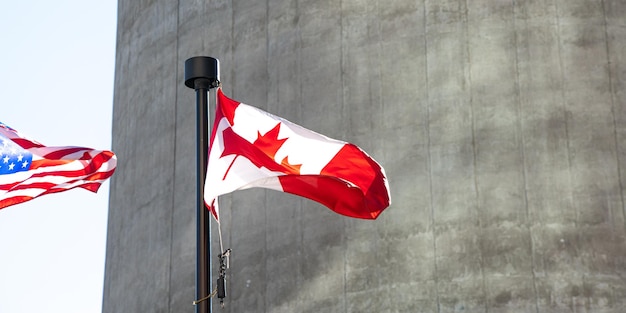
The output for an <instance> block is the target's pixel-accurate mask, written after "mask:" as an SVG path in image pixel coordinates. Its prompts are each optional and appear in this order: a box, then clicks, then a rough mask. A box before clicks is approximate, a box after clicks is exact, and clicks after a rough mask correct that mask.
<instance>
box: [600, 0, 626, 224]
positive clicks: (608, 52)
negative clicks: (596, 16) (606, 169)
mask: <svg viewBox="0 0 626 313" xmlns="http://www.w3.org/2000/svg"><path fill="white" fill-rule="evenodd" d="M602 13H603V15H604V42H605V49H606V61H607V68H608V76H609V93H610V94H611V113H612V117H613V139H614V141H615V159H616V161H617V164H616V165H617V180H618V183H619V195H620V201H621V204H622V217H623V218H625V219H626V211H625V210H626V208H624V189H623V184H622V169H621V166H620V157H619V141H618V139H617V119H616V117H615V110H616V107H615V88H614V86H613V70H612V67H611V50H610V45H609V29H608V27H609V23H608V20H607V16H606V5H605V1H604V0H602ZM612 225H613V224H612V223H611V226H612Z"/></svg>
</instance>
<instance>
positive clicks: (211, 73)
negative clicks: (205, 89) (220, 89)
mask: <svg viewBox="0 0 626 313" xmlns="http://www.w3.org/2000/svg"><path fill="white" fill-rule="evenodd" d="M198 79H202V80H203V81H208V83H209V87H217V85H218V83H219V81H220V62H219V61H218V60H217V59H215V58H211V57H193V58H189V59H187V61H185V86H187V87H189V88H192V89H196V80H198Z"/></svg>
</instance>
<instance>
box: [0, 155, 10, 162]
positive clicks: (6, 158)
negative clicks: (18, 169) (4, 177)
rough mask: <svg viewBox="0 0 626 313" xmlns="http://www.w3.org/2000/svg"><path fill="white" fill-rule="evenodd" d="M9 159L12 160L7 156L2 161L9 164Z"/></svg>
mask: <svg viewBox="0 0 626 313" xmlns="http://www.w3.org/2000/svg"><path fill="white" fill-rule="evenodd" d="M9 159H10V158H9V156H8V155H5V156H4V158H3V159H2V161H4V163H5V164H6V163H9Z"/></svg>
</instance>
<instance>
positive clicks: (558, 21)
mask: <svg viewBox="0 0 626 313" xmlns="http://www.w3.org/2000/svg"><path fill="white" fill-rule="evenodd" d="M553 3H554V8H555V10H554V12H555V18H556V35H557V37H558V38H557V39H558V51H559V70H560V74H561V107H562V108H563V124H564V126H565V143H566V144H567V172H568V175H569V202H570V208H571V209H573V210H574V211H575V212H574V213H575V215H576V218H575V219H574V226H577V225H578V212H577V210H576V209H575V208H574V191H573V190H572V189H573V188H574V186H573V181H572V153H571V151H572V149H571V147H570V139H569V127H568V122H567V120H568V114H567V103H566V98H565V93H566V92H565V65H564V64H563V40H562V38H561V19H560V18H559V4H558V2H557V1H556V0H554V1H553Z"/></svg>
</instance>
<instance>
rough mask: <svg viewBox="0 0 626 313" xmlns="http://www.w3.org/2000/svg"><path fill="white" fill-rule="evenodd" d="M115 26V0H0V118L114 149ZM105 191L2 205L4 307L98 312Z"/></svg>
mask: <svg viewBox="0 0 626 313" xmlns="http://www.w3.org/2000/svg"><path fill="white" fill-rule="evenodd" d="M116 25H117V1H115V0H55V1H49V0H34V1H10V0H0V47H1V49H0V121H2V122H3V123H5V124H7V125H9V126H11V127H13V128H15V129H16V130H17V131H18V132H20V133H21V134H22V135H25V136H28V137H30V138H32V139H35V140H37V141H39V142H41V143H43V144H45V145H48V146H83V147H90V148H94V149H99V150H104V149H107V150H110V149H111V115H112V110H113V77H114V65H115V35H116ZM113 152H115V151H113ZM118 162H120V160H118ZM115 175H120V174H119V172H118V173H115ZM108 196H109V183H108V182H107V183H105V184H103V185H102V187H101V188H100V191H99V192H98V193H97V194H94V193H91V192H88V191H86V190H83V189H81V188H78V189H73V190H69V191H65V192H61V193H57V194H52V195H45V196H42V197H40V198H36V199H34V200H31V201H29V202H25V203H22V204H18V205H15V206H11V207H8V208H5V209H2V210H0V312H1V313H21V312H28V313H30V312H46V313H57V312H59V313H60V312H63V313H73V312H76V313H91V312H100V311H101V308H102V290H103V282H104V262H105V247H106V225H107V215H108Z"/></svg>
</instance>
